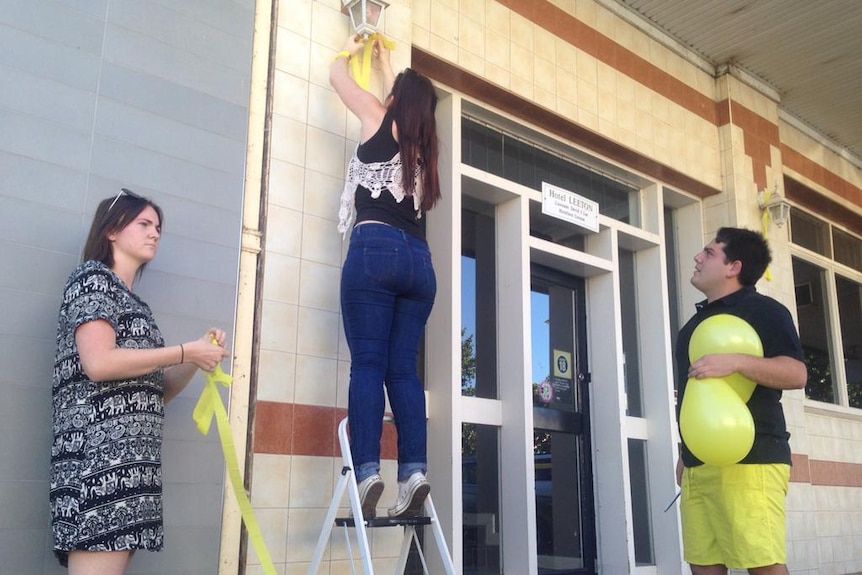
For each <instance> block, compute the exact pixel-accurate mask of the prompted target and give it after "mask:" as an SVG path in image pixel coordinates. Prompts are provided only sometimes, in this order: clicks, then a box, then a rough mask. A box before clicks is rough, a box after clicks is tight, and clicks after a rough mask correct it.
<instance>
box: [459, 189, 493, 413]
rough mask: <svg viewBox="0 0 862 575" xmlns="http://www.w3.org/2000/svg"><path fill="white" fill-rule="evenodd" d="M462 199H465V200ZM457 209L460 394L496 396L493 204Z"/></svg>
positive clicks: (489, 397)
mask: <svg viewBox="0 0 862 575" xmlns="http://www.w3.org/2000/svg"><path fill="white" fill-rule="evenodd" d="M465 202H466V200H465ZM471 203H472V204H474V207H475V208H476V210H475V211H474V210H473V209H464V210H462V212H461V394H462V395H467V396H473V397H482V398H486V399H496V398H497V309H496V308H497V301H496V300H497V298H496V295H497V290H496V281H497V274H496V255H495V253H494V251H495V247H494V218H493V216H492V215H488V214H489V213H490V214H493V213H494V209H493V206H488V205H486V204H483V203H481V202H478V201H472V200H471Z"/></svg>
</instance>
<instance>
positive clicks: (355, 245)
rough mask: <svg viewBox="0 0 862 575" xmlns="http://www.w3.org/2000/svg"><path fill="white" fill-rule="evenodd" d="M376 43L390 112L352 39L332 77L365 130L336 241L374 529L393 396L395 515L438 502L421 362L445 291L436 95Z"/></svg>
mask: <svg viewBox="0 0 862 575" xmlns="http://www.w3.org/2000/svg"><path fill="white" fill-rule="evenodd" d="M373 42H374V47H373V57H374V58H373V59H374V61H375V64H376V65H377V67H378V68H379V70H380V72H381V73H382V74H383V89H384V93H385V94H388V95H387V97H386V99H385V101H384V102H380V100H378V99H377V97H375V96H374V95H373V94H371V93H370V92H368V91H366V90H364V89H362V88H361V87H360V86H359V85H358V84H357V83H356V82H355V81H354V80H353V78H352V77H351V76H350V73H349V71H348V59H349V58H350V57H352V56H355V55H357V54H358V52H359V51H360V50H361V49H362V48H363V46H364V44H363V43H362V41H361V39H360V38H359V37H358V36H351V37H350V38H348V39H347V41H346V43H345V45H344V50H342V51H341V52H339V53H338V55H337V56H336V57H335V60H334V61H333V63H332V66H331V68H330V73H329V81H330V83H331V84H332V87H333V88H335V91H336V93H337V94H338V96H339V97H340V98H341V101H342V102H344V104H345V105H346V106H347V108H348V109H349V110H350V111H351V112H352V113H353V114H355V115H356V117H357V118H358V119H359V121H360V124H361V128H360V135H359V137H360V144H359V146H357V148H356V152H355V153H354V155H353V157H352V158H351V160H350V164H349V166H348V170H347V177H346V182H345V186H344V193H343V194H342V198H341V209H340V211H339V225H338V229H339V231H341V232H342V233H345V234H346V233H347V232H348V231H349V230H350V227H351V225H352V226H353V230H352V232H351V234H350V246H349V249H348V253H347V258H346V259H345V261H344V266H343V268H342V273H341V311H342V317H343V320H344V333H345V336H346V338H347V344H348V346H349V347H350V357H351V365H350V391H349V399H348V421H349V423H350V438H351V454H352V456H353V464H354V466H355V468H356V469H355V472H356V480H357V481H358V482H359V496H360V499H361V501H362V514H363V516H364V517H365V518H366V519H368V518H373V517H375V515H376V508H377V502H378V500H379V499H380V495H381V494H382V493H383V487H384V484H383V480H382V479H381V477H380V438H381V433H382V425H383V412H384V409H385V400H384V395H383V393H384V385H385V387H386V393H387V394H388V396H389V403H390V405H391V407H392V411H393V414H394V416H395V427H396V429H397V431H398V499H397V501H396V504H395V506H394V507H392V508H390V509H389V515H390V516H391V517H409V516H412V515H416V514H418V513H419V511H420V510H421V509H422V507H423V504H424V502H425V498H426V497H427V496H428V493H429V491H430V486H429V485H428V481H427V480H426V478H425V474H426V472H427V467H428V464H427V455H426V435H427V432H426V421H425V393H424V390H423V386H422V382H421V381H420V379H419V375H418V373H417V356H418V351H419V343H420V340H421V337H422V332H423V330H424V328H425V322H426V321H427V320H428V316H429V315H430V313H431V308H432V306H433V305H434V296H435V294H436V291H437V280H436V277H435V274H434V268H433V266H432V263H431V252H430V251H429V249H428V244H427V243H426V241H425V229H424V220H423V219H422V216H423V214H424V213H425V212H427V211H428V210H430V209H431V208H433V207H434V204H435V203H436V202H437V200H438V199H439V198H440V182H439V178H438V174H437V154H438V150H437V128H436V122H435V118H434V111H435V109H436V106H437V96H436V94H435V93H434V87H433V86H432V84H431V81H430V80H429V79H428V78H426V77H425V76H422V75H421V74H419V73H417V72H416V71H414V70H411V69H410V68H407V69H406V70H404V71H403V72H401V73H400V74H398V76H397V77H395V75H394V74H393V72H392V67H391V65H390V62H389V50H388V49H387V48H386V47H385V46H383V43H382V42H381V41H380V40H379V39H377V40H373ZM354 222H355V223H354Z"/></svg>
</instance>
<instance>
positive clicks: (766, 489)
mask: <svg viewBox="0 0 862 575" xmlns="http://www.w3.org/2000/svg"><path fill="white" fill-rule="evenodd" d="M771 259H772V257H771V255H770V252H769V246H768V244H767V243H766V240H765V239H764V238H763V236H762V235H760V234H759V233H757V232H754V231H751V230H746V229H740V228H721V229H720V230H719V231H718V233H717V235H716V237H715V239H714V240H713V241H711V242H710V243H709V244H707V246H706V247H704V248H703V250H702V251H701V252H700V253H698V254H697V255H696V256H695V257H694V261H695V269H694V274H693V275H692V278H691V283H692V285H693V286H694V287H696V288H697V289H698V290H699V291H701V292H702V293H703V294H704V295H705V296H706V299H705V300H704V301H702V302H700V303H699V304H697V313H696V314H695V315H694V317H692V318H691V319H690V320H689V321H688V323H687V324H686V325H685V326H684V327H683V328H682V330H681V331H680V333H679V338H678V339H677V345H676V361H677V368H678V378H679V382H678V397H679V402H678V408H677V415H678V418H679V426H680V435H681V436H682V446H681V453H680V460H679V461H678V463H677V482H678V483H679V484H680V486H681V488H682V498H681V502H680V514H681V518H682V530H683V545H684V548H685V553H684V555H685V560H686V561H687V562H688V563H689V564H691V570H692V573H693V575H726V573H727V570H728V568H731V569H748V572H749V573H751V574H753V575H787V574H788V571H787V566H786V563H787V552H786V549H785V522H784V500H785V497H786V494H787V486H788V482H789V478H790V443H789V438H790V434H789V433H788V432H787V426H786V424H785V420H784V411H783V410H782V407H781V393H782V390H785V389H800V388H803V387H805V383H806V381H807V377H808V376H807V372H806V368H805V363H804V355H803V352H802V346H801V344H800V342H799V336H798V334H797V331H796V327H795V326H794V324H793V318H792V317H791V315H790V312H789V311H788V310H787V308H786V307H784V306H783V305H781V304H780V303H779V302H777V301H776V300H774V299H772V298H770V297H767V296H765V295H761V294H759V293H757V291H756V290H755V287H754V285H755V284H756V283H757V281H758V280H759V279H760V277H761V276H762V275H763V273H764V272H765V271H766V267H767V266H768V265H769V262H770V261H771Z"/></svg>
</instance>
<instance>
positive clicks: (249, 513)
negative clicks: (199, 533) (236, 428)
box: [192, 365, 276, 575]
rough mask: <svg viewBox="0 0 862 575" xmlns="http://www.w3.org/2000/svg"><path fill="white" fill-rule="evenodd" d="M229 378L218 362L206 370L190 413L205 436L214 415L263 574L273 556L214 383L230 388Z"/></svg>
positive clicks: (271, 571)
mask: <svg viewBox="0 0 862 575" xmlns="http://www.w3.org/2000/svg"><path fill="white" fill-rule="evenodd" d="M231 381H233V378H232V377H231V376H230V375H228V374H226V373H225V372H224V371H222V368H221V365H216V367H215V369H213V370H212V371H208V372H206V383H204V389H203V391H202V392H201V396H200V397H199V398H198V402H197V404H196V405H195V409H194V411H193V412H192V418H193V419H194V420H195V424H196V425H197V427H198V431H200V432H201V433H202V434H203V435H207V434H208V433H209V430H210V424H211V423H212V419H213V416H215V420H216V426H217V427H218V434H219V439H221V450H222V453H223V454H224V461H225V467H226V468H227V472H228V477H229V478H230V483H231V486H232V487H233V492H234V495H235V496H236V500H237V503H238V504H239V509H240V513H241V514H242V520H243V523H245V527H246V529H247V530H248V539H249V541H250V542H251V544H252V546H253V547H254V550H255V552H256V553H257V558H258V559H260V564H261V566H262V567H263V572H264V573H265V574H266V575H276V571H275V567H274V566H273V564H272V558H271V557H270V555H269V550H268V549H267V548H266V542H265V541H264V540H263V535H261V532H260V526H259V525H258V523H257V518H256V517H255V516H254V510H253V509H252V507H251V502H250V501H249V500H248V495H247V494H246V492H245V486H244V485H243V482H242V476H241V475H240V472H239V463H238V462H237V459H236V448H235V447H234V444H233V437H232V436H231V433H230V421H229V419H228V416H227V410H226V409H225V407H224V402H222V399H221V395H219V392H218V387H217V386H216V384H221V385H223V386H225V387H230V384H231Z"/></svg>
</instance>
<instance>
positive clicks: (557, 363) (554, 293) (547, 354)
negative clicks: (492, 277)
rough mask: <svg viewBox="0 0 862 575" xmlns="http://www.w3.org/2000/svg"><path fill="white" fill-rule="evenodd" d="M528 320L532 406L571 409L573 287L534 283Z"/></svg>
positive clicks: (573, 400)
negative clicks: (531, 350)
mask: <svg viewBox="0 0 862 575" xmlns="http://www.w3.org/2000/svg"><path fill="white" fill-rule="evenodd" d="M551 318H553V320H554V321H551ZM530 321H531V327H530V334H531V337H532V347H533V371H532V374H533V376H532V380H533V384H532V386H533V405H534V406H537V407H547V408H551V409H558V410H563V411H569V412H574V411H575V410H576V406H577V400H578V397H577V386H576V385H575V383H576V382H575V373H576V372H577V370H576V366H575V360H576V357H575V349H574V331H573V330H574V300H573V292H572V290H571V289H570V288H564V287H561V286H548V287H545V288H542V287H537V286H536V285H534V286H533V289H532V291H531V292H530Z"/></svg>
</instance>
